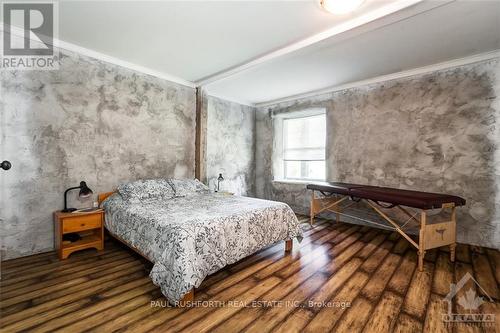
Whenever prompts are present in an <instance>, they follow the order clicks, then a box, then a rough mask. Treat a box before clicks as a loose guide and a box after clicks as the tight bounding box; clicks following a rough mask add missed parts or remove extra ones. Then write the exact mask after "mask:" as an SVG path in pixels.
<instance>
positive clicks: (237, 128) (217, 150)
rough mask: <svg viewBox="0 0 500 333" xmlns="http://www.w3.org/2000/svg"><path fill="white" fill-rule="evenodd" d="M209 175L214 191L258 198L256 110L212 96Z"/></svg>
mask: <svg viewBox="0 0 500 333" xmlns="http://www.w3.org/2000/svg"><path fill="white" fill-rule="evenodd" d="M207 117H208V118H207V131H206V132H207V154H206V173H207V181H208V184H209V187H210V189H212V190H213V189H215V188H216V186H217V177H218V175H219V173H222V175H223V177H224V181H223V182H221V184H220V187H221V191H222V190H223V191H229V192H232V193H235V194H236V195H244V196H254V195H255V108H253V107H250V106H246V105H241V104H238V103H235V102H230V101H226V100H223V99H220V98H217V97H213V96H208V101H207Z"/></svg>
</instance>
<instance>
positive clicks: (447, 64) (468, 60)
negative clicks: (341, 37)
mask: <svg viewBox="0 0 500 333" xmlns="http://www.w3.org/2000/svg"><path fill="white" fill-rule="evenodd" d="M494 58H500V50H493V51H489V52H484V53H479V54H475V55H472V56H468V57H464V58H459V59H454V60H449V61H444V62H440V63H437V64H434V65H429V66H423V67H418V68H413V69H409V70H406V71H401V72H396V73H391V74H387V75H381V76H376V77H373V78H370V79H366V80H360V81H354V82H349V83H345V84H341V85H336V86H330V87H327V88H322V89H318V90H313V91H309V92H306V93H301V94H296V95H291V96H288V97H283V98H278V99H274V100H271V101H267V102H261V103H255V106H256V107H258V108H262V107H268V106H272V105H275V104H279V103H284V102H291V101H295V100H299V99H304V98H310V97H315V96H319V95H323V94H328V93H332V92H336V91H341V90H346V89H351V88H356V87H361V86H366V85H370V84H374V83H381V82H387V81H392V80H397V79H402V78H407V77H411V76H416V75H422V74H427V73H432V72H435V71H440V70H445V69H450V68H454V67H459V66H464V65H468V64H473V63H476V62H481V61H485V60H490V59H494Z"/></svg>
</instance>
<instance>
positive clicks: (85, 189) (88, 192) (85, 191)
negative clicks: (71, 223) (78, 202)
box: [78, 181, 93, 198]
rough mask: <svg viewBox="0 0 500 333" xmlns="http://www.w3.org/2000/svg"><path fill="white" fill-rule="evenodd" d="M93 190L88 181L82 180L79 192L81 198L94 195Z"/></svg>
mask: <svg viewBox="0 0 500 333" xmlns="http://www.w3.org/2000/svg"><path fill="white" fill-rule="evenodd" d="M92 193H93V192H92V190H91V189H90V188H89V187H88V186H87V183H85V182H84V181H81V182H80V193H79V194H78V196H79V197H80V198H88V197H90V196H91V195H92Z"/></svg>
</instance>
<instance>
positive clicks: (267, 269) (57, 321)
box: [0, 218, 500, 332]
mask: <svg viewBox="0 0 500 333" xmlns="http://www.w3.org/2000/svg"><path fill="white" fill-rule="evenodd" d="M301 220H302V221H306V218H301ZM304 227H305V229H306V231H305V234H306V237H305V239H304V240H303V242H302V243H301V244H300V245H298V244H297V243H295V244H294V250H293V252H292V253H291V254H290V255H285V253H284V251H283V248H284V244H278V245H276V246H274V247H271V248H268V249H265V250H263V251H261V252H259V253H257V254H255V255H253V256H251V257H249V258H246V259H244V260H243V261H241V262H239V263H237V264H235V265H232V266H230V267H228V268H226V269H225V270H223V271H220V272H218V273H216V274H214V275H212V276H210V277H208V278H207V279H206V280H205V281H204V282H203V284H202V285H201V287H200V288H199V290H197V292H196V298H195V300H196V301H199V302H200V303H201V304H199V305H200V306H199V307H196V308H191V309H186V308H184V309H181V308H171V307H165V306H166V305H167V304H166V301H165V299H164V298H163V297H162V295H161V293H160V292H159V289H158V288H157V287H156V286H154V285H153V284H152V283H151V281H150V280H149V278H148V270H149V269H150V267H149V266H150V265H148V264H147V263H145V262H144V261H143V260H141V259H140V258H139V257H138V256H137V255H136V254H134V253H132V252H131V251H129V250H127V249H125V248H123V247H121V246H120V245H119V244H117V243H114V242H112V241H109V242H107V244H106V249H105V250H104V251H101V252H96V251H94V250H88V251H85V252H80V253H75V254H73V255H71V256H70V258H69V259H67V260H65V261H58V260H57V259H56V257H55V255H54V254H53V253H48V254H40V255H36V256H31V257H26V258H21V259H16V260H11V261H7V262H4V263H2V281H1V308H2V313H1V319H0V327H1V331H2V332H11V331H20V330H29V331H36V332H49V331H50V332H53V331H58V330H60V331H63V332H80V331H94V332H111V331H115V330H120V331H130V332H144V331H154V332H170V331H186V332H200V331H216V332H237V331H243V330H244V331H251V332H268V331H273V332H294V331H295V332H299V331H306V332H326V331H332V330H333V331H335V332H358V331H365V332H390V331H397V332H421V331H425V332H441V331H443V332H446V331H448V332H495V331H496V332H500V325H499V324H500V302H499V301H500V294H499V281H500V253H499V252H498V251H496V250H490V249H484V248H479V247H470V246H465V245H459V246H458V248H457V262H456V263H451V262H450V261H449V254H448V252H445V251H447V249H442V250H440V251H430V252H429V253H428V255H427V256H426V262H425V270H424V271H423V272H418V271H417V270H416V269H415V267H416V254H415V250H414V249H413V248H410V247H409V244H408V242H407V241H405V240H404V239H402V238H400V237H399V236H397V234H394V233H390V232H387V231H381V230H378V229H372V228H368V227H359V226H353V225H349V224H344V223H339V224H333V223H331V222H330V221H324V220H319V221H318V224H317V225H316V226H315V227H314V228H309V227H308V226H307V225H306V224H304ZM467 272H469V273H471V274H472V275H473V276H474V278H475V279H476V280H477V282H478V283H479V285H480V286H481V287H482V289H480V288H478V287H477V286H476V285H475V284H474V283H473V282H472V280H471V281H469V282H468V283H467V284H466V286H465V287H464V288H462V289H461V290H460V291H459V292H458V294H457V296H456V297H455V298H454V301H453V312H454V313H456V312H457V308H458V309H461V307H460V308H459V305H458V304H459V301H458V300H459V299H462V300H463V299H470V298H466V291H467V290H469V289H472V290H474V291H477V292H478V293H479V295H482V297H483V300H484V301H485V303H484V304H482V305H481V307H480V311H482V312H483V313H492V314H496V317H497V319H496V323H495V324H494V325H493V326H487V327H485V326H481V327H477V326H459V325H456V326H453V327H450V326H448V327H445V326H444V324H443V321H442V317H441V315H442V314H443V313H445V312H446V309H447V308H446V303H444V302H442V300H443V298H444V296H445V295H446V294H447V293H448V292H449V290H450V283H456V282H457V281H458V280H460V279H461V278H462V276H464V274H466V273H467ZM483 289H484V290H483ZM485 293H487V294H488V295H489V296H490V297H492V299H493V301H490V300H489V299H488V297H487V296H486V295H485ZM152 301H153V303H152ZM202 301H204V302H202ZM279 301H282V302H283V303H279ZM252 302H253V303H252ZM328 302H329V303H328ZM343 302H344V303H343ZM345 302H350V307H349V306H346V305H349V304H346V303H345ZM222 305H223V306H222ZM244 305H246V306H247V307H244ZM473 312H474V311H473Z"/></svg>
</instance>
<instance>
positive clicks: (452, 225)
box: [310, 190, 457, 271]
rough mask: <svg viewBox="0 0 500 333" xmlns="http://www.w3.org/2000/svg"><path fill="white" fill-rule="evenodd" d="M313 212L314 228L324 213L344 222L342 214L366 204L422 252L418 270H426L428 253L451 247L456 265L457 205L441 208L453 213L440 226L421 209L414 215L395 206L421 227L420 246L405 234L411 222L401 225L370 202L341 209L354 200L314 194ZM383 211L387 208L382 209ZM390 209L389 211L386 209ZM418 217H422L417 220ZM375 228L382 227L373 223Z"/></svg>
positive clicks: (312, 221)
mask: <svg viewBox="0 0 500 333" xmlns="http://www.w3.org/2000/svg"><path fill="white" fill-rule="evenodd" d="M311 191H312V197H311V210H310V216H311V219H310V224H311V225H313V223H314V217H315V216H316V215H318V214H320V213H322V212H325V211H329V212H332V213H335V214H336V221H337V222H340V215H341V214H342V211H343V210H344V211H345V210H346V209H347V208H349V207H351V206H352V205H354V204H356V203H357V202H360V201H363V202H365V203H366V204H367V205H368V206H369V207H370V208H372V209H373V210H374V211H375V212H376V213H377V214H378V215H379V216H380V217H382V218H383V219H384V220H385V221H387V222H388V223H389V224H390V225H392V226H393V229H394V230H395V231H396V232H398V233H399V234H400V235H401V236H403V237H404V238H405V239H406V240H407V241H408V242H410V244H411V245H413V246H414V247H415V248H416V249H417V252H418V269H419V271H422V270H423V267H424V257H425V252H426V251H427V250H430V249H434V248H437V247H441V246H447V245H449V246H450V260H451V261H452V262H454V261H455V248H456V226H457V223H456V211H455V210H456V207H455V203H453V202H450V203H443V204H442V206H441V211H445V210H450V212H451V214H450V219H449V220H445V221H440V222H437V223H432V224H428V223H427V210H426V209H418V214H414V215H412V214H411V213H410V212H409V211H408V210H407V209H405V208H404V207H402V206H400V205H394V206H391V207H390V208H397V209H399V210H400V211H401V212H403V214H405V215H407V216H408V218H409V220H413V221H414V222H416V223H417V224H418V226H419V237H418V243H417V242H415V241H414V240H413V239H412V238H411V237H410V236H409V235H408V234H407V233H406V232H405V231H404V230H403V227H404V226H406V224H407V223H408V222H409V220H407V221H406V222H405V223H404V224H403V226H401V225H400V224H398V223H397V222H396V221H394V219H392V218H390V217H389V216H387V214H385V213H384V212H383V211H382V210H381V209H380V208H379V204H378V203H377V202H375V201H373V200H370V199H363V198H357V199H359V201H354V202H352V203H350V204H349V205H347V206H346V207H341V206H340V204H341V203H342V202H344V201H346V200H348V199H349V198H350V196H349V195H342V194H334V195H331V196H328V195H326V194H325V193H324V192H323V191H319V190H311ZM315 192H320V193H321V194H323V195H324V196H323V197H316V195H315ZM382 207H383V206H382ZM384 208H389V207H384ZM416 215H420V218H417V217H416ZM372 223H374V224H378V223H375V222H372Z"/></svg>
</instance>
